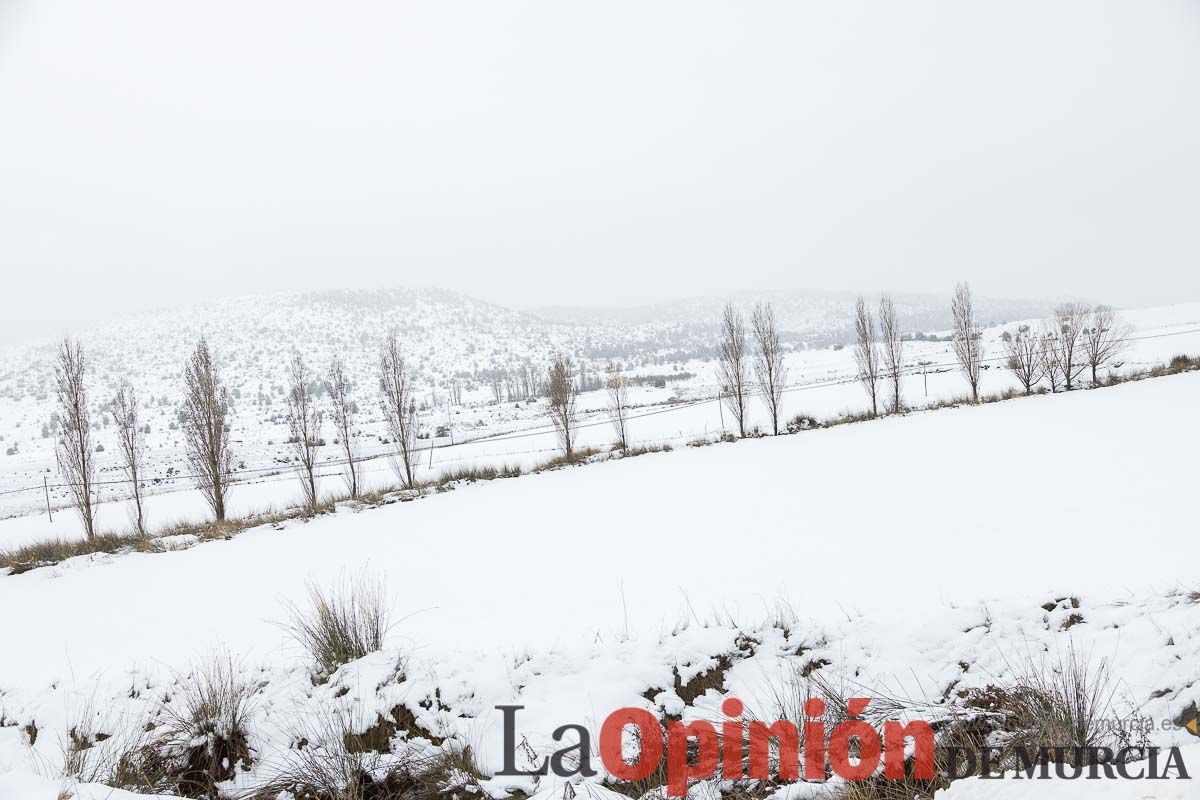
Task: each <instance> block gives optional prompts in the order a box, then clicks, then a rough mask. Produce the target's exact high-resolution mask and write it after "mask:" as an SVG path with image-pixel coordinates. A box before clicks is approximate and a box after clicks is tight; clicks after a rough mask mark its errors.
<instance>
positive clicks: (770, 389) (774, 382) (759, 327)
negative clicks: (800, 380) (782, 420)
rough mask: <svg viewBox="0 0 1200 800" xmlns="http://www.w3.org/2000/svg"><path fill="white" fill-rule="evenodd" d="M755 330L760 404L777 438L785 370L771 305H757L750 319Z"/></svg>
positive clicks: (755, 356)
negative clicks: (761, 398) (760, 395)
mask: <svg viewBox="0 0 1200 800" xmlns="http://www.w3.org/2000/svg"><path fill="white" fill-rule="evenodd" d="M750 326H751V328H753V330H754V343H755V345H756V351H755V354H754V377H755V380H756V381H757V382H758V388H759V391H760V392H761V393H762V397H763V402H764V403H766V405H767V411H768V412H770V414H771V432H772V433H774V434H775V435H776V436H778V435H779V407H780V405H781V404H782V402H783V387H784V384H785V383H786V382H787V369H786V368H785V367H784V366H783V346H782V345H781V344H780V343H779V328H778V326H777V325H776V324H775V309H773V308H771V304H770V303H759V304H758V305H756V306H755V307H754V313H753V314H752V315H751V318H750Z"/></svg>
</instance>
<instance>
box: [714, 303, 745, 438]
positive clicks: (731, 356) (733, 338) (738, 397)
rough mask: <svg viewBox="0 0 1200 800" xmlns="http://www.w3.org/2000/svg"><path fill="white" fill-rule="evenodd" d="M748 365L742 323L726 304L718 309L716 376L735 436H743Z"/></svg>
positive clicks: (735, 311)
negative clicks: (733, 426) (718, 340)
mask: <svg viewBox="0 0 1200 800" xmlns="http://www.w3.org/2000/svg"><path fill="white" fill-rule="evenodd" d="M749 367H750V365H749V364H748V363H747V361H746V322H745V320H743V319H742V315H741V314H739V313H738V311H737V309H735V308H734V307H733V303H726V304H725V308H724V310H723V311H722V312H721V340H720V342H718V344H717V379H718V380H719V381H720V382H721V395H722V397H723V398H724V402H725V405H726V407H727V408H728V409H729V411H730V413H731V414H733V417H734V419H736V420H737V425H738V435H739V436H741V437H743V438H745V436H746V403H747V401H748V400H749V395H750V376H749V372H750V369H749Z"/></svg>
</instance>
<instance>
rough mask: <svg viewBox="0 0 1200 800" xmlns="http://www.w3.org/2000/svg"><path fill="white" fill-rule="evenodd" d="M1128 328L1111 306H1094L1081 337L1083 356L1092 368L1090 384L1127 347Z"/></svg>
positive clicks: (1129, 329)
mask: <svg viewBox="0 0 1200 800" xmlns="http://www.w3.org/2000/svg"><path fill="white" fill-rule="evenodd" d="M1130 331H1131V328H1130V326H1129V325H1128V324H1127V323H1125V322H1123V321H1122V320H1121V319H1120V317H1118V316H1117V312H1116V311H1114V310H1113V308H1112V306H1103V305H1101V306H1095V307H1094V308H1093V309H1092V313H1091V317H1090V319H1089V320H1088V326H1087V330H1086V331H1085V332H1084V336H1083V355H1084V358H1085V359H1086V360H1087V363H1088V366H1089V367H1091V368H1092V383H1093V384H1095V383H1096V381H1097V372H1098V371H1099V369H1100V368H1101V367H1103V366H1104V365H1105V364H1107V363H1108V362H1110V361H1112V360H1114V359H1115V358H1116V357H1117V356H1119V355H1121V353H1122V352H1123V351H1124V350H1125V348H1126V347H1128V346H1129V334H1130Z"/></svg>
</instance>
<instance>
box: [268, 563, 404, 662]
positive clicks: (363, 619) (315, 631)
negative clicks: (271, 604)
mask: <svg viewBox="0 0 1200 800" xmlns="http://www.w3.org/2000/svg"><path fill="white" fill-rule="evenodd" d="M308 598H309V605H308V607H307V608H303V609H301V608H298V607H297V606H295V605H294V604H292V605H290V611H291V621H290V622H289V623H288V624H287V626H286V628H287V630H288V632H290V633H291V635H292V638H293V639H295V640H296V642H297V643H298V644H299V645H300V646H301V647H303V648H304V649H305V651H307V652H308V654H309V656H311V657H312V660H313V661H314V662H315V663H316V665H317V670H318V673H319V674H320V675H321V676H322V677H328V676H330V675H332V674H333V673H334V672H335V671H336V670H337V668H338V667H340V666H342V665H343V664H349V663H350V662H351V661H357V660H358V659H360V658H362V657H363V656H365V655H367V654H368V653H374V652H376V651H378V650H382V649H383V641H384V638H385V637H386V636H387V632H388V630H389V629H390V627H391V625H390V622H389V617H390V612H389V607H388V599H387V587H386V584H385V583H384V581H383V579H382V578H375V577H370V576H367V575H362V576H358V577H356V578H354V579H353V580H349V579H344V580H342V581H341V582H340V583H338V584H337V585H335V586H334V587H333V588H331V589H327V590H326V589H322V588H321V587H320V586H318V585H317V584H315V583H309V587H308Z"/></svg>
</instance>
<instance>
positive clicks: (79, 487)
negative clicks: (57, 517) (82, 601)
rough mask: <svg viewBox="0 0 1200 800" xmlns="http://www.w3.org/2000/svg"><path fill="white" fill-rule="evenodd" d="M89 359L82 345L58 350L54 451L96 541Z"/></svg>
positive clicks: (68, 343)
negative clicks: (56, 431)
mask: <svg viewBox="0 0 1200 800" xmlns="http://www.w3.org/2000/svg"><path fill="white" fill-rule="evenodd" d="M87 368H88V362H87V357H86V356H85V355H84V352H83V345H81V344H80V343H79V342H78V341H76V340H72V339H70V338H66V339H63V340H62V343H61V344H60V345H59V348H58V360H57V362H56V363H55V365H54V382H55V390H56V398H57V401H58V417H59V426H60V433H59V437H58V442H57V444H56V447H55V451H54V452H55V455H56V456H57V458H58V469H59V471H60V472H62V474H63V477H64V478H66V481H67V488H68V489H69V490H70V492H71V504H72V505H74V506H75V510H76V512H78V514H79V518H80V520H81V521H82V522H83V529H84V532H85V533H86V534H87V538H88V539H89V540H90V539H94V538H96V509H95V506H94V504H93V501H92V486H93V481H94V479H95V472H96V465H95V461H94V452H93V450H92V417H91V411H90V410H89V409H88V392H87Z"/></svg>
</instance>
